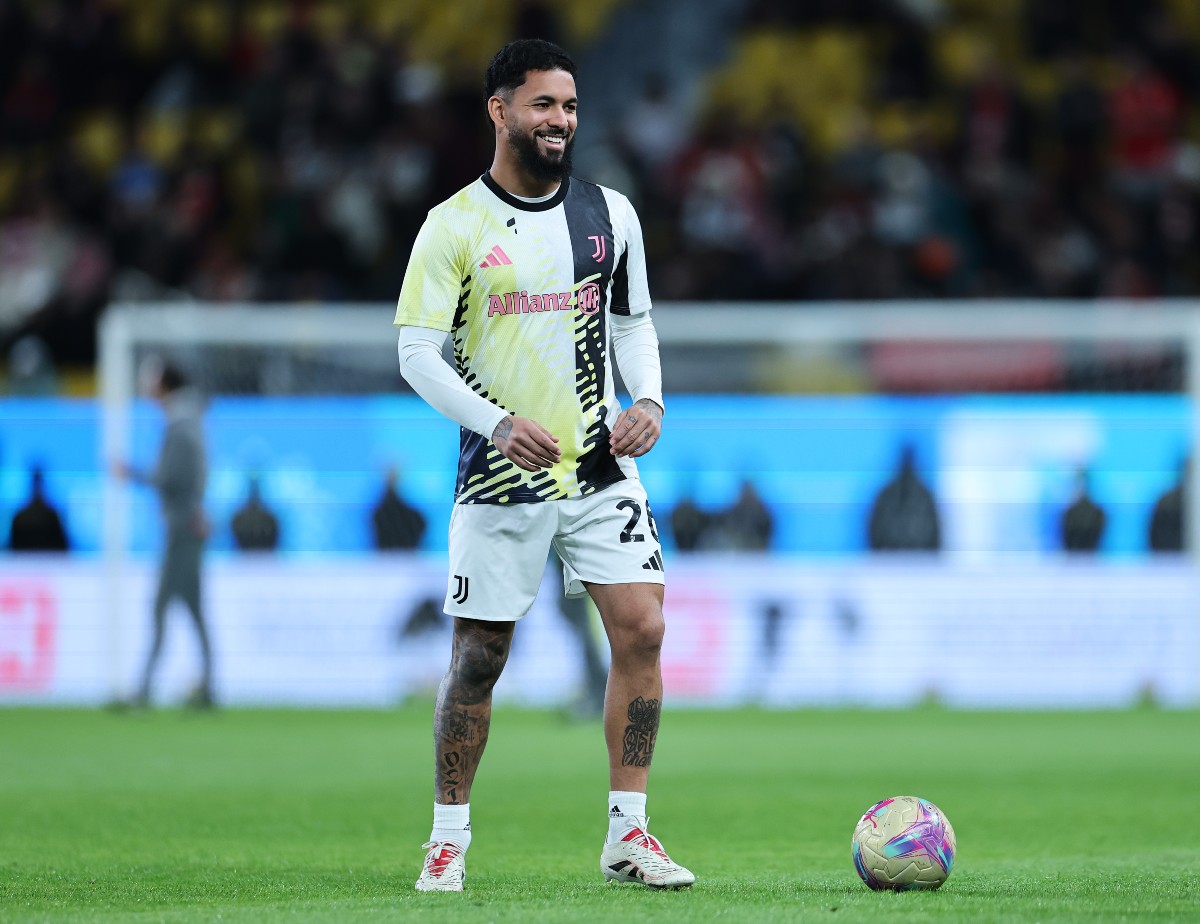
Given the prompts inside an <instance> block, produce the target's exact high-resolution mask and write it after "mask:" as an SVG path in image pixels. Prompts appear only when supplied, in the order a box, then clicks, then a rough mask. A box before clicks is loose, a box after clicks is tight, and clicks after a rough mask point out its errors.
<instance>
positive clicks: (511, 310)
mask: <svg viewBox="0 0 1200 924" xmlns="http://www.w3.org/2000/svg"><path fill="white" fill-rule="evenodd" d="M575 74H576V66H575V63H574V62H573V61H572V60H571V59H570V58H569V57H568V56H567V55H566V53H565V52H563V50H562V49H561V48H559V47H558V46H556V45H552V44H550V43H548V42H545V41H541V40H520V41H516V42H512V43H510V44H509V45H506V46H505V47H504V48H502V49H501V50H500V51H499V52H498V53H497V54H496V55H495V57H494V58H493V59H492V62H491V64H490V65H489V67H488V69H487V78H486V88H485V90H486V97H487V112H488V115H489V117H490V119H491V122H492V124H493V128H494V135H495V138H494V158H493V161H492V164H491V167H490V168H489V170H488V171H487V172H485V173H484V174H483V176H481V177H480V178H479V179H478V180H476V181H475V182H474V183H472V184H471V185H470V186H467V187H466V188H465V189H463V190H461V191H460V192H458V193H457V194H455V195H454V196H453V197H451V198H450V199H449V200H447V201H446V202H444V203H443V204H442V205H440V206H437V207H436V208H434V209H433V210H432V211H431V212H430V214H429V217H428V219H427V220H426V222H425V225H424V226H423V227H422V229H421V232H420V234H419V235H418V236H417V241H416V244H415V245H414V248H413V252H412V256H411V258H410V261H409V266H408V272H407V274H406V275H405V279H404V286H403V288H402V290H401V293H400V299H399V304H398V306H397V310H396V318H395V323H396V325H397V326H398V327H399V328H400V334H399V343H398V349H399V354H400V366H401V371H402V372H403V374H404V376H405V378H406V379H407V380H408V382H409V384H411V385H412V386H413V388H414V389H415V390H416V391H417V393H418V394H420V395H421V396H422V397H423V398H424V399H425V400H426V401H428V402H429V403H430V404H431V405H432V406H433V407H434V408H435V409H437V410H438V411H440V412H441V413H443V414H445V415H446V416H447V417H450V418H451V419H452V420H455V421H456V422H458V423H459V424H460V425H461V426H462V428H463V429H462V439H461V446H462V450H461V459H460V462H459V477H458V484H457V490H456V497H455V504H454V512H453V515H452V517H451V525H450V574H449V580H448V587H447V594H446V601H445V608H446V612H447V613H448V614H450V615H451V616H453V617H454V640H453V654H452V656H451V662H450V667H449V670H448V671H447V673H446V675H445V678H444V679H443V681H442V685H441V688H440V689H439V692H438V701H437V706H436V707H435V717H434V738H435V754H436V770H435V776H434V780H435V783H434V787H435V788H434V798H435V802H434V822H433V830H432V833H431V835H430V839H429V842H428V843H427V844H426V845H425V849H426V850H427V851H428V852H427V854H426V856H425V863H424V865H423V868H422V871H421V875H420V877H419V879H418V880H417V883H416V888H417V889H418V891H455V892H460V891H462V888H463V881H464V879H465V876H466V865H465V859H464V857H465V853H466V851H467V850H468V849H469V847H470V844H471V837H472V832H471V822H470V793H471V786H472V783H473V782H474V778H475V773H476V770H477V769H478V766H479V761H480V758H481V756H482V754H483V750H484V748H485V746H486V744H487V741H488V733H489V728H490V724H491V715H492V688H493V686H494V685H495V683H496V681H497V680H498V679H499V678H500V675H501V672H502V671H503V669H504V664H505V662H506V660H507V658H508V654H509V651H510V649H511V645H512V639H513V633H514V630H515V628H516V624H517V621H518V620H519V619H521V618H522V617H523V616H524V615H525V614H526V613H527V612H528V611H529V608H530V607H531V606H532V604H533V602H534V600H535V598H536V596H537V591H538V588H539V586H540V584H541V581H542V578H543V574H544V571H545V567H546V558H547V555H548V553H549V552H550V549H551V547H553V549H554V551H555V552H557V553H558V554H559V555H560V556H561V557H562V558H563V559H564V562H565V564H566V569H565V573H564V582H565V583H566V584H567V585H568V588H569V593H572V594H582V593H584V592H586V593H588V594H590V595H591V597H592V599H593V600H594V601H595V602H596V605H597V608H598V609H599V610H600V615H601V619H602V620H603V622H604V626H605V629H606V630H607V632H608V638H609V644H610V648H611V654H612V658H611V664H612V666H611V669H610V671H609V676H608V687H607V696H606V701H605V718H604V736H605V742H606V744H607V749H608V763H609V786H610V792H609V794H608V802H607V803H606V806H607V808H608V835H607V837H606V839H605V843H604V847H603V849H602V851H601V856H600V867H601V871H602V873H603V875H604V878H605V879H609V880H614V879H615V880H617V881H622V882H630V883H637V884H641V885H646V886H650V887H652V888H687V887H690V886H691V884H692V883H693V881H694V879H695V877H694V876H693V875H692V873H691V872H690V871H689V870H687V869H685V868H683V867H682V866H680V865H679V864H677V863H675V862H674V861H673V860H671V858H670V857H669V856H667V854H666V852H665V850H663V848H662V845H661V844H660V843H659V842H658V840H656V839H655V838H653V837H652V836H651V835H650V834H649V833H648V832H647V830H646V829H647V816H646V785H647V780H648V777H649V772H650V764H651V760H652V758H653V755H654V746H655V742H656V740H657V736H658V726H659V717H660V712H661V707H662V670H661V660H660V651H661V646H662V640H663V634H664V628H665V627H664V620H663V614H662V603H663V568H662V552H661V547H660V545H659V541H658V534H657V531H656V529H655V525H654V519H653V516H652V514H651V512H650V507H649V503H648V500H647V498H646V492H645V489H644V488H643V487H642V484H641V481H640V480H639V478H638V475H637V467H636V464H635V463H634V461H633V460H634V459H635V458H636V457H639V456H642V455H645V454H646V453H647V452H649V451H650V450H651V449H652V448H653V447H654V445H655V444H656V443H657V441H658V438H659V435H660V433H661V428H662V415H663V406H662V373H661V368H660V365H659V354H658V339H657V335H656V334H655V331H654V327H653V324H652V323H651V321H650V318H649V315H648V312H649V309H650V296H649V289H648V285H647V282H646V268H645V255H644V250H643V245H642V234H641V227H640V224H639V222H638V218H637V215H636V213H635V212H634V211H633V207H632V205H631V204H630V203H629V200H628V199H626V198H625V197H624V196H623V195H621V194H620V193H617V192H614V191H612V190H609V189H605V188H603V187H600V186H596V185H594V184H591V183H586V182H582V181H580V180H577V179H575V178H573V177H572V176H571V153H572V144H573V142H574V136H575V129H576V124H577V119H576V107H577V104H578V101H577V97H576V86H575ZM451 335H453V338H454V345H455V360H456V366H457V370H455V369H452V368H451V367H450V366H449V365H448V364H447V363H446V362H445V360H444V359H443V358H442V350H443V347H444V346H445V344H446V342H447V340H448V339H449V338H450V337H451ZM610 338H611V343H612V349H613V353H615V356H616V357H617V360H618V362H619V364H620V371H621V374H622V378H623V379H624V382H625V384H626V385H627V386H628V389H629V393H630V394H631V395H632V396H633V399H634V401H633V404H632V406H631V407H629V408H628V409H626V410H624V411H622V410H621V409H620V405H619V404H618V402H617V400H616V396H615V387H614V376H613V372H612V368H611V367H610V366H608V365H607V362H606V359H607V356H609V355H612V354H609V353H607V351H606V349H605V345H606V344H608V343H609V342H610ZM485 396H486V397H485ZM531 833H532V832H531Z"/></svg>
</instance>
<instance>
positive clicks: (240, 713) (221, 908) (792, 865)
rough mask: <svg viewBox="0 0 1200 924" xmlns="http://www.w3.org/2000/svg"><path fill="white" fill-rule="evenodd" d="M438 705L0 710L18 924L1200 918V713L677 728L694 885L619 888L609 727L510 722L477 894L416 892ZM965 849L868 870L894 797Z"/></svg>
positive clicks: (502, 711) (670, 825) (485, 820)
mask: <svg viewBox="0 0 1200 924" xmlns="http://www.w3.org/2000/svg"><path fill="white" fill-rule="evenodd" d="M430 712H431V706H430V704H428V703H424V704H419V705H413V706H406V707H403V708H400V709H396V710H390V711H377V712H370V711H354V712H337V711H329V712H307V711H272V710H262V711H258V710H225V711H218V712H215V713H212V714H199V715H197V714H185V713H180V712H177V711H173V710H163V711H158V712H152V713H145V714H125V715H117V714H110V713H105V712H100V711H94V712H92V711H59V710H39V709H7V710H0V921H4V922H24V921H118V920H124V921H138V922H150V921H166V922H182V921H218V920H220V921H246V922H274V921H288V922H304V921H357V920H379V921H421V922H440V921H452V922H455V924H459V922H462V924H467V922H474V921H480V922H483V921H497V922H527V921H578V922H585V921H586V922H593V921H621V922H630V921H633V922H671V921H691V922H709V921H720V922H726V921H728V922H740V921H746V922H756V924H757V922H764V921H780V922H782V921H800V920H804V921H807V920H814V921H815V920H822V921H888V920H894V921H904V922H910V921H913V922H921V921H964V922H967V921H970V922H976V921H1014V922H1016V921H1021V922H1025V921H1081V922H1082V921H1087V922H1093V921H1142V920H1164V921H1165V920H1179V921H1185V920H1187V921H1195V920H1198V919H1200V835H1198V833H1197V831H1198V829H1200V811H1198V810H1197V803H1198V801H1200V799H1198V797H1200V713H1197V712H1194V711H1185V712H1162V711H1156V710H1153V709H1139V710H1132V711H1128V712H1094V713H1057V712H1033V713H991V712H955V711H947V710H941V709H935V708H922V709H917V710H913V711H895V712H875V711H795V712H785V711H759V710H740V711H734V712H708V711H698V710H679V709H675V710H672V709H670V708H669V704H668V709H667V711H666V713H665V717H664V721H663V727H662V729H661V731H660V735H659V741H658V752H657V756H656V761H655V766H654V770H653V772H652V774H651V779H650V802H649V808H650V815H651V819H652V823H651V830H652V831H654V832H655V833H657V834H658V835H659V836H660V837H662V839H663V840H664V842H665V843H666V845H667V847H668V849H669V850H670V851H671V852H672V854H673V855H674V856H675V857H676V858H677V859H678V860H680V861H681V862H683V863H684V864H686V865H688V866H690V867H691V868H692V869H693V870H694V871H695V872H696V873H697V876H698V882H697V884H696V887H695V888H694V889H692V890H691V891H686V892H672V893H657V892H649V891H646V890H640V889H636V888H630V887H619V886H606V885H605V884H604V883H603V881H602V879H601V876H600V873H599V869H598V859H599V850H600V841H601V838H602V837H603V832H604V830H605V825H606V820H605V817H604V810H605V805H604V800H605V796H606V793H607V789H608V785H607V776H606V772H605V756H604V749H603V742H602V738H601V732H600V727H599V724H598V723H596V722H587V723H570V722H567V721H565V720H563V719H562V718H561V717H560V716H558V715H557V714H555V713H552V712H537V711H524V710H519V709H515V708H512V707H504V706H501V707H498V708H497V710H496V713H495V716H494V720H493V726H492V741H491V744H490V746H489V749H488V752H487V754H486V755H485V757H484V760H483V765H482V768H481V771H480V776H479V779H478V780H477V782H476V786H475V791H474V793H473V798H472V805H473V811H472V827H473V829H474V835H475V841H474V844H473V845H472V847H471V852H470V855H469V857H468V861H469V862H468V876H467V892H466V893H465V894H463V895H419V894H417V893H415V892H414V891H413V889H412V883H413V880H414V878H415V876H416V873H417V870H418V867H419V864H420V861H421V858H422V851H421V850H420V845H421V843H422V841H423V840H424V839H425V836H426V835H427V834H428V833H429V823H430V816H431V808H430V805H431V802H432V783H431V773H430V765H431V757H430V751H431V738H432V735H431V731H430ZM900 794H915V795H921V796H924V797H926V798H929V799H931V800H932V801H934V802H935V803H937V804H938V805H939V806H940V807H941V808H942V810H943V811H944V812H945V813H946V815H947V816H948V817H949V818H950V820H951V822H952V823H953V825H954V827H955V829H956V832H957V835H958V847H959V851H958V858H957V862H956V864H955V867H954V872H953V874H952V875H951V877H950V880H949V881H948V882H947V883H946V885H945V886H943V887H942V889H941V890H939V891H937V892H910V893H901V894H892V893H879V894H877V893H873V892H870V891H869V890H868V889H867V888H866V887H865V886H863V885H862V884H861V883H860V882H859V881H858V878H857V876H856V875H855V873H854V869H853V866H852V864H851V860H850V833H851V831H852V829H853V827H854V824H855V822H856V821H857V820H858V817H859V815H860V814H861V813H862V812H863V811H864V810H865V809H866V808H867V807H868V806H870V805H871V804H872V803H873V802H875V801H876V800H878V799H881V798H884V797H886V796H892V795H900Z"/></svg>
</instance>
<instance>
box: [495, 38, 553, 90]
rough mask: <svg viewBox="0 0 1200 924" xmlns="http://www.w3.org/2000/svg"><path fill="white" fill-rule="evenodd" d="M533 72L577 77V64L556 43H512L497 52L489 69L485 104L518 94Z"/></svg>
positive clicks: (533, 40)
mask: <svg viewBox="0 0 1200 924" xmlns="http://www.w3.org/2000/svg"><path fill="white" fill-rule="evenodd" d="M530 71H566V72H567V73H568V74H570V75H571V76H572V77H574V76H575V62H574V61H573V60H571V56H570V55H568V54H567V53H566V52H565V51H563V50H562V49H561V48H559V47H558V46H557V45H555V44H554V43H553V42H547V41H545V40H543V39H517V40H516V41H515V42H509V43H508V44H507V45H505V46H504V47H503V48H501V49H500V50H499V51H498V52H496V54H495V56H494V57H493V58H492V63H491V64H489V65H488V69H487V77H486V78H485V80H484V84H483V98H484V100H485V101H487V100H489V99H491V98H492V97H493V96H495V95H496V94H498V93H503V92H511V91H513V90H515V89H516V88H517V87H519V86H521V84H523V83H524V82H525V75H526V74H528V73H529V72H530Z"/></svg>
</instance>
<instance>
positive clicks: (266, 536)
mask: <svg viewBox="0 0 1200 924" xmlns="http://www.w3.org/2000/svg"><path fill="white" fill-rule="evenodd" d="M229 528H230V530H231V531H232V532H233V541H234V543H235V544H236V545H237V547H238V548H239V549H240V550H241V551H243V552H273V551H275V550H276V549H278V548H279V517H277V516H275V514H274V512H273V511H272V510H271V508H270V507H268V506H267V505H266V504H265V503H263V499H262V487H261V485H260V482H259V479H258V477H257V476H251V478H250V479H249V481H248V483H247V485H246V500H245V501H243V503H242V505H241V506H240V507H239V508H238V509H237V511H236V512H235V513H234V515H233V518H232V519H231V520H230V521H229Z"/></svg>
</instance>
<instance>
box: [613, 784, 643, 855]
mask: <svg viewBox="0 0 1200 924" xmlns="http://www.w3.org/2000/svg"><path fill="white" fill-rule="evenodd" d="M634 828H641V829H642V830H643V831H645V830H646V794H645V793H644V792H620V791H616V790H614V791H613V792H610V793H609V794H608V839H607V841H606V843H608V844H615V843H616V842H617V841H619V840H620V839H621V838H623V837H624V836H625V835H626V834H628V833H629V832H630V831H632V830H633V829H634Z"/></svg>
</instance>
